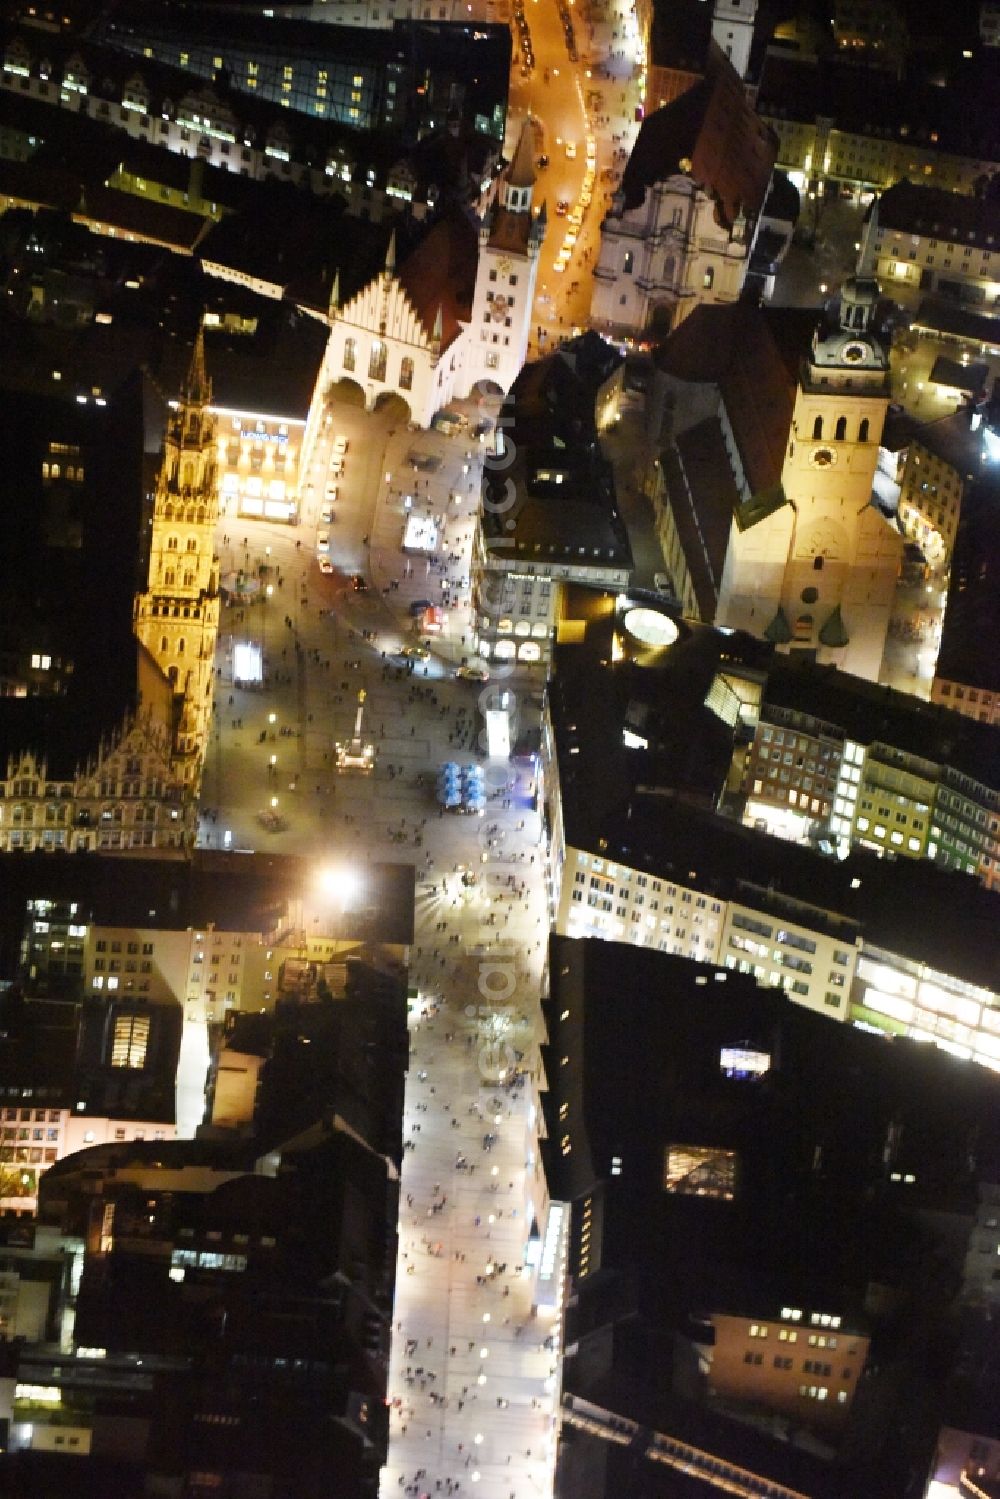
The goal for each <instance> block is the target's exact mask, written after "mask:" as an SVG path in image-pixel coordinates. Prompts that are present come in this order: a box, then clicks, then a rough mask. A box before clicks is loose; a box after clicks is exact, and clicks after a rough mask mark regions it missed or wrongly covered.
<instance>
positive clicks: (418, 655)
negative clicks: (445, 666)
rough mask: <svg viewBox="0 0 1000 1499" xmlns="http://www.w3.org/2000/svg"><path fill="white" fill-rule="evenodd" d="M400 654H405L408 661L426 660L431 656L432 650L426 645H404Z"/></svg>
mask: <svg viewBox="0 0 1000 1499" xmlns="http://www.w3.org/2000/svg"><path fill="white" fill-rule="evenodd" d="M399 654H400V655H401V656H405V657H406V658H407V660H408V661H426V660H427V658H428V657H429V656H430V651H429V650H428V649H427V647H426V646H425V645H404V646H403V649H402V650H401V651H400V653H399Z"/></svg>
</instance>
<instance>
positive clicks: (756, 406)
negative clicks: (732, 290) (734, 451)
mask: <svg viewBox="0 0 1000 1499" xmlns="http://www.w3.org/2000/svg"><path fill="white" fill-rule="evenodd" d="M818 317H819V312H818V310H817V311H812V310H810V309H808V308H773V309H768V310H766V311H765V310H763V309H761V308H759V307H753V306H750V305H749V304H747V303H744V302H733V303H729V304H720V305H709V304H702V305H700V306H698V307H696V308H695V310H694V311H693V312H692V313H691V314H690V315H689V316H688V317H686V318H685V319H684V321H683V322H682V323H681V324H680V326H679V327H678V328H676V329H675V330H674V331H673V333H671V334H670V336H669V337H668V338H667V339H666V340H665V341H664V343H662V344H661V345H660V347H659V349H657V351H656V354H655V356H654V358H655V362H656V365H657V367H658V368H659V369H661V370H662V371H663V372H664V373H665V374H668V375H672V376H674V377H675V378H676V379H679V380H684V381H690V382H693V383H702V382H704V383H711V384H714V385H718V386H719V388H720V390H721V392H722V397H723V400H724V402H725V406H726V413H727V415H728V417H729V420H730V422H731V424H732V428H733V435H734V437H735V439H736V444H737V447H738V448H739V452H740V456H741V458H742V460H743V466H744V469H745V471H746V474H747V478H748V480H749V483H750V487H751V490H752V491H753V492H754V493H755V494H760V493H766V492H768V491H771V490H774V489H775V488H776V487H777V486H778V485H779V484H780V481H781V473H782V469H783V467H784V461H785V449H786V445H787V441H788V431H789V426H790V424H791V419H792V409H793V406H794V400H795V385H796V380H797V378H798V374H799V368H800V365H801V362H802V359H803V357H804V356H805V354H806V353H807V352H808V350H809V345H810V342H811V339H812V335H813V332H814V331H815V328H816V323H817V319H818Z"/></svg>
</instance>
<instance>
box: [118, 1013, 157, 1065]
mask: <svg viewBox="0 0 1000 1499" xmlns="http://www.w3.org/2000/svg"><path fill="white" fill-rule="evenodd" d="M148 1042H149V1016H148V1015H119V1016H118V1017H117V1018H116V1020H115V1033H114V1039H113V1041H112V1045H111V1065H112V1067H145V1065H146V1046H147V1044H148Z"/></svg>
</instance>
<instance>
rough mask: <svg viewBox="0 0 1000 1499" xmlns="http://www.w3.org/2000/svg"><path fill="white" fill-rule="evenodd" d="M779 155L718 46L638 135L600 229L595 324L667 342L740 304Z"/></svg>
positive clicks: (593, 303)
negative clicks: (696, 319)
mask: <svg viewBox="0 0 1000 1499" xmlns="http://www.w3.org/2000/svg"><path fill="white" fill-rule="evenodd" d="M751 29H752V28H751ZM739 40H740V39H739V38H736V40H735V41H734V42H733V43H731V44H730V45H731V46H734V45H736V41H739ZM748 45H749V44H748V43H747V46H748ZM742 46H743V43H742V42H740V47H741V49H742ZM776 154H777V140H776V137H775V136H774V135H773V134H772V132H771V131H770V129H769V128H768V127H767V126H766V125H764V124H763V122H762V121H761V120H760V119H758V117H757V115H756V113H755V112H754V109H753V107H752V105H751V104H750V103H749V102H748V100H747V98H746V94H745V91H744V88H743V83H742V79H741V76H740V73H739V72H738V71H737V68H736V67H735V66H734V63H733V62H731V61H730V60H729V58H728V57H727V56H726V55H725V54H724V53H723V52H722V51H721V50H720V48H719V46H718V45H716V44H715V43H712V44H710V46H709V53H708V59H707V64H706V70H705V75H704V77H702V78H700V79H699V80H698V81H697V82H696V83H695V84H694V85H693V87H691V88H689V89H688V90H687V92H686V93H683V94H681V95H680V97H679V98H676V99H674V100H673V102H672V103H670V104H667V105H665V106H664V107H663V108H662V109H658V110H656V111H654V112H653V113H652V114H650V115H648V116H647V118H646V119H645V120H644V122H643V124H642V128H641V129H640V131H639V135H638V138H637V140H636V143H635V146H634V147H633V150H632V154H631V156H630V157H629V161H628V164H627V165H626V168H625V172H624V174H623V177H622V181H621V186H620V188H619V190H618V191H617V192H616V193H615V196H614V199H613V201H612V206H611V210H610V212H609V213H608V215H607V217H606V218H605V220H604V222H603V223H602V225H601V242H600V252H599V258H598V262H597V265H596V267H595V269H594V291H593V296H592V299H591V322H592V325H593V326H594V327H595V328H597V329H598V331H601V332H605V331H606V332H609V333H613V334H618V335H623V336H626V337H635V336H638V335H641V334H643V333H645V332H647V331H652V332H653V333H655V334H658V335H660V336H662V335H663V334H664V333H666V332H668V331H669V330H670V329H671V328H675V327H676V326H677V325H678V324H679V323H681V322H682V321H683V320H684V318H685V317H688V316H689V315H690V314H691V312H693V311H694V309H695V308H696V307H698V306H700V305H701V304H703V303H707V304H709V305H715V304H718V303H725V302H735V301H736V299H737V297H738V296H739V294H740V291H741V289H742V287H743V282H744V279H745V277H746V273H747V270H748V267H749V264H750V258H751V255H752V253H753V249H754V244H755V241H756V236H757V231H758V228H759V225H760V219H761V213H762V210H763V207H764V204H765V202H766V200H767V194H768V189H769V187H770V183H771V173H772V170H773V167H774V161H775V157H776Z"/></svg>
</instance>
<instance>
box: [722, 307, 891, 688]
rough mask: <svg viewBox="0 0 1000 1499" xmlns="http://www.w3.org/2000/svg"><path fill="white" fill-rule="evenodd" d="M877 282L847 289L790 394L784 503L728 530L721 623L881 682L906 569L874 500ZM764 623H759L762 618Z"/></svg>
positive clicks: (882, 367)
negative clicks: (834, 318) (901, 576)
mask: <svg viewBox="0 0 1000 1499" xmlns="http://www.w3.org/2000/svg"><path fill="white" fill-rule="evenodd" d="M877 299H878V284H877V282H875V281H870V280H869V281H853V280H851V281H847V282H845V284H844V286H843V287H842V288H841V295H840V312H839V318H838V322H837V325H836V326H835V327H834V328H832V329H827V328H824V327H819V328H817V329H816V331H815V332H814V334H813V338H812V342H811V345H810V347H809V350H808V353H807V355H806V358H805V359H804V361H803V364H802V368H801V373H800V377H799V380H798V383H797V385H796V389H795V397H794V406H793V410H792V420H791V426H790V429H789V431H788V438H787V447H786V452H785V459H784V463H783V465H782V471H781V484H780V487H781V490H782V491H783V495H784V503H783V504H781V505H779V506H778V507H777V508H775V509H774V510H773V511H772V512H771V513H769V514H767V515H766V516H765V517H763V518H762V519H761V520H760V521H759V522H758V523H757V524H755V525H750V526H747V527H745V528H744V529H741V528H740V527H739V526H736V525H734V529H733V536H732V540H731V543H730V547H729V550H728V553H727V556H726V565H725V569H724V572H723V577H722V587H721V591H720V599H719V610H718V615H717V621H718V623H719V624H721V625H726V626H728V627H730V628H732V629H748V628H749V629H752V630H753V632H754V633H757V634H760V633H761V624H762V623H763V624H764V630H763V633H764V634H765V635H767V636H768V638H769V639H771V640H773V641H774V643H775V644H777V645H779V646H782V647H786V648H788V649H790V650H799V651H808V652H810V654H813V655H814V656H815V659H816V660H818V661H828V662H830V663H832V664H835V665H837V666H839V667H841V668H842V669H843V670H844V671H849V672H852V673H853V674H854V675H856V676H859V677H866V678H868V679H869V680H871V681H877V680H878V676H879V671H880V668H881V665H882V656H883V652H884V650H885V641H886V634H887V631H888V628H889V617H890V614H891V612H892V603H893V597H894V594H895V589H896V581H897V578H898V575H899V569H900V565H901V562H902V551H903V538H902V535H901V533H900V531H899V530H898V528H897V527H896V526H895V525H894V524H892V522H891V521H890V520H889V519H888V518H887V517H886V516H885V515H884V514H883V513H882V512H881V511H880V510H879V509H877V508H876V506H875V505H874V504H873V503H872V491H873V485H874V479H875V468H876V464H877V461H878V451H879V439H880V437H881V434H882V427H883V424H884V422H885V415H886V412H887V410H888V407H889V356H888V352H887V350H886V348H885V347H884V345H883V344H882V343H881V341H880V340H879V339H878V338H877V337H876V336H875V334H874V331H873V327H872V319H873V315H874V312H875V306H876V302H877ZM764 613H766V614H768V616H769V617H768V619H767V620H766V622H765V621H763V620H762V615H763V614H764Z"/></svg>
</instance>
